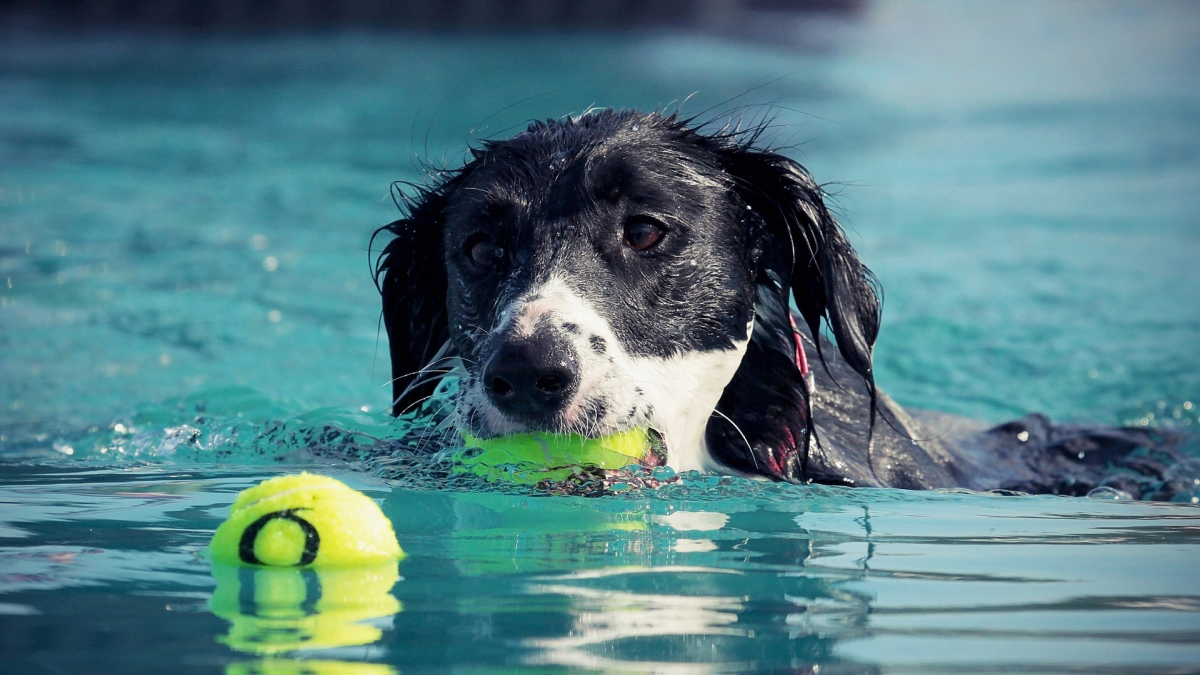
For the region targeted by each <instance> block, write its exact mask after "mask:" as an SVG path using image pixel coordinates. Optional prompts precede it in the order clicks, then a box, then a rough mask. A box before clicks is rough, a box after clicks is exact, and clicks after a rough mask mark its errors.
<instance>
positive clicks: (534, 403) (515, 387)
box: [483, 331, 579, 415]
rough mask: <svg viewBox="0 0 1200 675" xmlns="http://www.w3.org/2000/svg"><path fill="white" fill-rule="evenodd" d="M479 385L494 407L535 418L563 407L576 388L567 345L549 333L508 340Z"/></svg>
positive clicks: (573, 359)
mask: <svg viewBox="0 0 1200 675" xmlns="http://www.w3.org/2000/svg"><path fill="white" fill-rule="evenodd" d="M483 384H484V387H485V388H486V389H487V392H488V396H489V397H490V398H491V399H492V402H493V403H494V404H495V405H496V407H498V408H500V409H501V410H503V411H504V412H507V413H510V414H515V415H536V414H544V413H549V412H554V411H556V410H558V409H560V408H562V407H564V406H565V405H566V403H567V401H569V400H570V398H571V396H572V395H573V394H574V393H575V390H576V389H577V388H578V385H579V366H578V365H577V363H576V357H575V352H574V350H573V349H572V348H571V345H570V344H569V343H568V342H567V341H566V340H565V339H562V338H560V337H558V336H556V335H554V334H553V333H551V332H549V331H539V332H538V333H536V334H534V335H532V336H529V337H527V338H519V339H509V340H508V341H506V342H505V343H504V344H503V345H501V347H500V349H499V350H497V351H496V353H495V354H494V355H493V356H492V358H491V360H490V361H489V362H488V364H487V367H486V368H485V369H484V373H483Z"/></svg>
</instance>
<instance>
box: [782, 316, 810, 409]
mask: <svg viewBox="0 0 1200 675" xmlns="http://www.w3.org/2000/svg"><path fill="white" fill-rule="evenodd" d="M788 321H789V322H790V323H791V324H792V342H793V343H794V344H795V345H796V367H797V368H799V369H800V376H801V377H803V378H804V383H805V384H807V385H808V392H809V394H810V395H811V394H812V393H813V392H814V391H816V389H815V386H816V382H815V381H814V379H813V376H812V372H811V371H810V370H809V369H808V355H807V354H805V353H804V334H803V333H801V332H800V329H799V328H798V327H797V326H796V317H795V315H793V314H792V313H791V312H788Z"/></svg>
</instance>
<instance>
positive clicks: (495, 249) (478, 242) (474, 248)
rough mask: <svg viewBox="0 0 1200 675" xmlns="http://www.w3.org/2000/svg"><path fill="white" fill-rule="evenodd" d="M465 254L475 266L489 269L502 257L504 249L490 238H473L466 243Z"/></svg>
mask: <svg viewBox="0 0 1200 675" xmlns="http://www.w3.org/2000/svg"><path fill="white" fill-rule="evenodd" d="M467 256H468V257H469V258H471V262H473V263H475V264H476V265H477V266H479V267H481V268H483V269H485V270H490V269H492V268H493V267H495V266H496V263H498V262H500V260H501V258H503V257H504V249H503V248H501V247H499V246H497V245H496V243H495V242H493V241H492V240H491V239H475V240H473V241H471V242H470V243H468V244H467Z"/></svg>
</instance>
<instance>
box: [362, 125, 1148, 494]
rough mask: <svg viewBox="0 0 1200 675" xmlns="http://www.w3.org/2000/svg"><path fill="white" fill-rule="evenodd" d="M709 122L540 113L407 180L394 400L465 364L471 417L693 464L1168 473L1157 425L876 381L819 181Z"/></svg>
mask: <svg viewBox="0 0 1200 675" xmlns="http://www.w3.org/2000/svg"><path fill="white" fill-rule="evenodd" d="M702 128H703V127H701V129H702ZM701 129H697V128H696V127H694V126H693V125H692V124H691V123H690V121H688V120H683V119H680V118H678V117H676V116H666V115H660V114H653V113H651V114H645V113H639V112H634V111H614V110H605V111H600V112H593V113H589V114H585V115H583V116H580V117H576V118H567V119H562V120H548V121H544V122H536V123H534V124H532V125H530V126H529V128H528V129H527V130H525V131H524V132H522V133H520V134H518V135H517V136H515V137H514V138H511V139H508V140H500V141H488V142H485V143H483V145H482V146H481V147H479V148H476V149H472V151H471V155H472V156H471V160H470V161H469V162H468V163H467V164H466V165H465V166H463V167H462V168H460V169H457V170H454V171H449V172H445V173H444V174H442V175H441V176H440V178H439V179H438V180H437V181H436V182H435V183H434V184H433V185H430V186H424V187H422V188H421V189H420V190H419V192H418V194H416V195H415V196H413V197H410V198H409V199H408V200H407V202H406V204H405V205H404V208H405V209H406V211H407V213H406V215H405V217H403V218H401V219H400V220H397V221H396V222H394V223H391V224H390V225H388V226H386V227H385V228H383V229H384V230H385V231H387V232H390V233H392V234H393V235H394V236H395V238H394V239H393V240H392V241H391V242H389V243H388V245H387V246H386V248H385V249H384V251H383V254H382V255H381V256H380V258H379V261H378V266H377V281H378V283H379V286H380V290H381V292H382V296H383V317H384V324H385V326H386V329H387V334H388V339H389V343H390V351H391V360H392V375H393V378H394V380H393V387H394V402H393V410H394V412H395V413H396V414H400V413H402V412H404V411H406V410H409V409H411V408H412V407H413V406H415V405H416V404H418V403H420V402H421V401H422V400H424V399H426V398H427V397H429V396H430V395H431V393H432V391H433V388H434V387H435V386H436V384H437V381H438V380H439V379H440V377H441V375H442V374H443V373H444V372H445V371H446V370H447V368H446V366H447V364H450V363H454V364H458V366H459V368H458V369H457V372H456V373H455V375H456V376H457V377H460V388H459V393H458V397H457V403H456V410H455V416H456V423H457V425H458V427H459V428H460V429H462V430H463V431H466V432H469V433H470V434H472V435H474V436H476V437H479V438H490V437H495V436H500V435H505V434H511V433H517V432H522V431H556V432H576V433H580V434H583V435H585V436H592V437H596V436H601V435H604V434H609V433H612V432H615V431H620V430H622V429H626V428H631V427H648V428H651V429H653V430H655V431H656V432H657V433H658V434H659V436H660V437H661V438H662V440H663V441H664V443H665V447H666V451H667V463H668V464H669V465H670V466H672V467H673V468H675V469H676V470H679V471H684V470H699V471H704V472H718V473H730V474H741V475H749V476H760V477H765V478H770V479H775V480H787V481H804V482H820V483H830V484H840V485H856V486H857V485H873V486H892V487H902V488H917V489H927V488H949V487H966V488H972V489H1008V490H1022V491H1030V492H1065V493H1070V494H1078V493H1086V492H1087V491H1088V490H1090V489H1092V488H1094V487H1096V486H1097V485H1099V484H1101V483H1104V482H1106V481H1107V482H1109V483H1111V482H1112V480H1114V479H1113V478H1112V476H1113V475H1114V474H1113V473H1112V468H1113V466H1114V463H1115V464H1120V463H1122V462H1125V463H1127V464H1130V465H1136V467H1135V468H1137V467H1141V468H1140V470H1142V471H1143V473H1144V474H1145V475H1146V476H1147V477H1151V476H1153V477H1156V478H1155V479H1156V480H1157V479H1161V477H1162V471H1163V470H1164V467H1165V465H1166V464H1165V462H1167V461H1168V460H1169V459H1170V457H1169V456H1168V455H1171V452H1172V450H1171V449H1170V447H1167V446H1169V445H1170V442H1171V439H1166V438H1164V437H1162V436H1161V435H1156V434H1154V433H1153V432H1147V431H1145V430H1135V429H1123V428H1105V427H1064V426H1059V425H1054V424H1052V423H1050V421H1049V420H1047V419H1046V418H1045V417H1043V416H1040V415H1031V416H1028V417H1026V418H1022V419H1021V420H1018V421H1016V422H1012V423H1010V424H1008V425H1004V426H1001V427H996V428H995V429H991V430H984V429H981V428H979V427H977V426H973V425H970V424H968V423H966V422H964V421H963V420H959V419H952V418H949V417H939V416H931V415H923V416H914V415H913V414H910V413H909V412H907V411H905V410H904V409H902V408H901V407H900V406H898V405H897V404H895V403H894V402H893V401H891V400H890V399H889V398H888V397H887V396H886V395H884V394H883V393H882V392H879V391H877V390H876V387H875V381H874V373H873V370H872V361H871V356H872V349H873V346H874V344H875V339H876V336H877V334H878V331H879V323H880V293H879V289H878V284H877V283H876V281H875V278H874V276H873V275H872V274H871V272H870V270H869V269H868V268H867V267H866V266H865V265H864V264H863V263H862V261H861V260H860V259H859V257H858V256H857V255H856V253H855V251H854V249H853V248H852V247H851V245H850V243H849V242H848V241H847V239H846V237H845V235H844V234H843V232H842V229H841V227H840V226H839V224H838V222H837V220H836V219H835V217H834V215H833V214H832V213H831V212H830V210H829V208H828V207H827V206H826V203H825V197H826V195H825V194H824V192H823V190H822V189H821V187H820V185H819V184H818V183H817V182H816V181H815V180H814V179H813V177H812V176H811V175H810V174H809V173H808V171H806V170H805V169H804V168H803V167H802V166H801V165H800V164H798V163H796V162H795V161H794V160H792V159H790V158H788V157H786V156H784V155H783V154H780V153H778V152H772V151H770V150H767V149H762V148H759V147H758V146H757V139H758V133H757V132H736V131H729V130H727V129H722V130H717V131H715V132H711V133H706V132H704V131H702V130H701ZM793 303H794V307H795V313H794V311H793V309H792V307H793ZM823 328H824V329H825V330H823ZM824 332H828V333H829V334H830V337H831V340H828V339H826V338H825V337H823V333H824ZM810 364H811V367H810ZM919 417H920V418H919ZM931 420H932V421H931ZM1139 448H1142V449H1149V450H1151V451H1153V452H1159V453H1160V455H1161V456H1153V457H1150V456H1148V455H1147V453H1146V452H1145V451H1143V452H1142V454H1141V455H1139V456H1138V457H1135V458H1133V459H1131V457H1133V455H1131V453H1133V452H1134V451H1135V450H1137V449H1139ZM1134 454H1136V453H1134ZM1151 454H1153V453H1151ZM1138 462H1140V464H1138ZM1120 487H1123V488H1128V489H1135V490H1137V491H1138V492H1139V494H1140V493H1141V492H1143V491H1144V490H1143V488H1142V487H1141V485H1140V484H1138V485H1136V486H1133V485H1127V484H1121V485H1120Z"/></svg>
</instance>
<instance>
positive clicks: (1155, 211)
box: [0, 0, 1200, 454]
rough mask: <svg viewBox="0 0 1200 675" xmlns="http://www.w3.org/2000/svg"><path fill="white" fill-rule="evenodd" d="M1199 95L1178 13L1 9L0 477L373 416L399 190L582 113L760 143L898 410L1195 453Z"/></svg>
mask: <svg viewBox="0 0 1200 675" xmlns="http://www.w3.org/2000/svg"><path fill="white" fill-rule="evenodd" d="M1198 65H1200V6H1198V5H1196V4H1194V3H1188V2H1156V3H1136V2H1115V1H1096V2H1069V1H1046V2H1024V3H1011V2H1002V1H996V2H990V1H980V2H969V3H964V2H953V1H936V0H914V1H910V2H901V1H898V0H812V1H809V2H802V1H798V0H795V1H787V0H742V1H738V0H708V1H705V2H686V1H684V0H639V1H637V2H634V1H629V0H619V1H618V0H614V1H612V2H599V1H592V2H569V1H567V0H507V1H493V0H420V1H414V2H399V3H392V2H383V1H382V0H345V1H343V2H328V1H318V0H306V1H303V2H283V1H277V2H250V1H243V0H208V1H187V0H162V1H148V0H147V1H138V0H78V1H68V0H59V1H56V2H33V1H31V0H30V1H14V0H8V1H5V2H0V451H3V452H8V453H17V454H19V453H25V452H42V451H47V452H54V451H58V452H65V450H64V448H66V449H69V448H70V444H69V442H67V441H65V440H63V439H70V438H71V437H72V436H78V435H79V434H83V433H86V432H87V431H88V430H92V431H94V430H95V429H97V428H106V427H109V426H111V425H112V424H113V423H114V421H115V420H120V419H125V418H126V417H127V416H128V415H130V414H132V413H133V412H134V411H137V410H139V409H144V408H146V407H147V406H150V407H157V408H156V409H167V410H170V409H173V408H172V406H174V407H176V408H178V409H179V410H183V409H184V408H188V410H189V411H190V410H191V408H192V407H194V405H195V404H196V402H197V401H200V402H206V403H204V405H208V406H210V409H213V410H216V409H220V410H222V411H224V412H223V413H222V414H226V415H231V416H241V415H249V414H251V412H252V411H253V410H261V409H269V410H270V411H271V414H296V413H299V412H303V411H305V410H310V409H312V408H315V407H321V406H330V407H335V408H344V409H350V410H355V411H365V412H368V413H377V412H379V411H381V410H382V409H383V408H384V407H385V406H386V405H387V404H388V398H389V389H388V388H387V387H386V386H385V385H386V381H387V379H388V372H389V368H388V363H387V351H386V345H385V341H386V338H385V336H384V335H383V333H382V331H381V330H380V328H379V324H378V314H379V313H378V296H377V294H376V291H375V289H374V287H373V285H372V280H371V275H370V252H369V251H368V242H369V240H370V236H371V233H372V232H373V231H374V230H375V228H377V227H379V226H380V225H383V224H385V223H387V222H389V221H390V220H392V219H394V218H395V217H396V216H397V210H396V208H395V207H394V206H393V205H392V202H391V199H390V198H389V196H388V190H389V185H390V184H391V182H392V181H395V180H409V181H422V180H425V178H426V176H427V173H426V172H427V168H426V165H428V166H431V167H440V166H449V167H454V166H457V165H459V164H460V163H461V162H462V159H463V156H464V153H465V150H466V148H467V147H468V146H469V145H470V144H473V143H478V142H479V141H480V140H482V139H485V138H494V137H504V136H507V135H511V134H513V133H515V132H516V130H518V129H520V128H521V127H522V125H523V124H525V123H527V122H528V121H529V120H531V119H535V118H546V117H559V116H563V115H569V114H578V113H580V112H582V111H584V110H587V109H589V108H591V107H596V106H600V107H604V106H615V107H636V108H641V109H648V110H652V109H658V110H666V111H674V110H680V111H681V112H682V114H684V115H697V116H698V117H699V120H700V121H707V120H714V121H715V122H714V123H716V124H721V123H723V122H724V121H727V120H730V119H734V120H741V121H742V123H744V124H760V123H769V124H770V126H771V128H770V130H769V132H768V133H767V134H766V135H765V136H764V139H765V142H767V143H769V144H771V145H775V146H786V147H788V148H789V150H788V152H789V153H790V154H792V155H793V156H795V157H796V158H797V159H799V160H800V161H801V162H803V163H804V164H805V165H806V166H808V167H809V169H811V170H812V172H813V173H814V174H815V175H816V177H817V179H818V180H819V181H822V182H825V183H827V187H828V189H829V190H830V191H831V192H832V193H834V194H835V195H836V205H837V208H838V211H839V213H840V214H841V217H842V219H843V222H844V223H845V225H846V227H847V228H848V230H849V231H850V235H851V240H852V242H853V243H854V244H855V246H856V247H857V248H858V250H859V252H860V253H861V255H862V257H863V258H864V260H865V261H866V262H867V264H868V265H869V266H871V267H872V268H873V269H874V270H875V271H876V272H877V273H878V274H879V277H880V278H881V280H882V282H883V285H884V288H885V291H886V296H887V301H886V304H885V314H884V328H883V332H882V335H881V338H880V342H879V346H878V350H877V363H878V372H879V374H878V379H879V381H880V382H881V383H882V386H883V388H884V389H886V390H887V391H889V393H891V394H892V395H893V396H894V397H895V398H897V399H898V400H899V401H901V402H902V403H904V404H907V405H912V406H920V407H926V408H936V409H941V410H948V411H951V412H957V413H961V414H965V415H969V416H972V417H976V418H982V419H986V420H989V421H996V422H998V421H1002V420H1003V419H1005V418H1009V417H1014V416H1017V415H1021V414H1024V413H1025V412H1028V411H1033V410H1040V411H1044V412H1047V413H1049V414H1051V415H1053V416H1055V417H1058V418H1060V419H1076V420H1086V421H1093V422H1104V423H1131V424H1152V425H1167V426H1178V427H1188V426H1192V425H1194V424H1195V423H1196V422H1197V421H1198V420H1197V412H1198V411H1197V409H1196V406H1197V405H1198V404H1200V354H1198V353H1197V349H1196V345H1197V338H1198V337H1200V310H1198V309H1197V308H1198V307H1200V284H1198V283H1197V282H1198V281H1200V276H1198V272H1197V266H1198V262H1197V261H1200V227H1198V224H1197V213H1200V196H1198V195H1200V133H1198V131H1200V68H1198V67H1197V66H1198ZM164 402H165V403H164ZM218 404H220V405H218ZM264 406H265V407H264Z"/></svg>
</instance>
